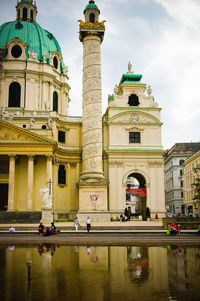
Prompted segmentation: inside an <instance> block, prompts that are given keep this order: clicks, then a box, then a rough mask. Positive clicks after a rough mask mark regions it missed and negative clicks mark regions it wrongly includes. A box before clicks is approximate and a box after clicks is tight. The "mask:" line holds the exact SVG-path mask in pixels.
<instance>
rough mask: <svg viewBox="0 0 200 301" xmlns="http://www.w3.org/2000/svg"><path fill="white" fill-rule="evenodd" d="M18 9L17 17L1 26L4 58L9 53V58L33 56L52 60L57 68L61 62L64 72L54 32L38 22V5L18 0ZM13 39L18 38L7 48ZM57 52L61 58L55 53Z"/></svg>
mask: <svg viewBox="0 0 200 301" xmlns="http://www.w3.org/2000/svg"><path fill="white" fill-rule="evenodd" d="M16 9H17V19H16V20H15V21H11V22H6V23H4V24H2V25H1V26H0V48H1V49H3V50H5V51H4V59H6V57H7V54H9V57H7V58H9V59H10V58H13V59H29V58H30V57H31V58H32V59H34V60H35V61H36V60H38V61H39V62H44V63H47V64H48V63H50V62H51V61H52V62H53V65H54V67H55V69H59V63H60V71H61V73H63V66H64V64H63V58H62V52H61V48H60V46H59V44H58V41H57V40H56V38H55V37H54V36H53V34H52V33H50V32H49V31H47V30H45V29H43V28H42V27H41V26H40V25H39V24H38V23H37V22H36V14H37V8H36V5H35V4H33V1H32V0H22V1H21V2H18V4H17V6H16ZM13 39H15V40H16V43H14V44H12V47H11V49H7V48H9V47H7V46H8V45H9V43H10V41H12V40H13ZM19 41H22V42H23V43H24V45H22V42H21V45H19V43H18V42H19ZM24 47H25V51H24V56H23V50H24V49H23V48H24ZM9 50H10V52H9ZM7 52H8V53H7ZM56 52H57V56H58V57H59V58H57V56H56V55H53V54H54V53H56Z"/></svg>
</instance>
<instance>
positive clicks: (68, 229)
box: [0, 221, 200, 246]
mask: <svg viewBox="0 0 200 301" xmlns="http://www.w3.org/2000/svg"><path fill="white" fill-rule="evenodd" d="M55 225H56V227H57V229H60V230H61V232H60V234H58V235H53V236H49V237H44V236H42V235H39V234H38V233H37V226H38V224H12V226H14V227H15V229H16V232H15V233H9V232H8V228H9V226H10V225H8V224H0V244H1V245H2V244H26V245H27V244H29V245H30V244H40V243H50V244H52V243H57V244H62V245H140V244H147V245H162V244H164V245H166V244H178V245H179V244H184V245H199V246H200V236H199V235H197V230H182V231H181V234H180V235H175V236H171V235H170V236H169V235H166V230H165V229H163V226H162V222H161V221H145V222H144V221H130V222H103V223H102V222H93V223H92V228H91V231H90V232H89V233H87V232H86V226H85V223H84V222H80V225H81V227H80V228H79V231H78V232H76V231H75V229H74V225H73V222H66V223H55Z"/></svg>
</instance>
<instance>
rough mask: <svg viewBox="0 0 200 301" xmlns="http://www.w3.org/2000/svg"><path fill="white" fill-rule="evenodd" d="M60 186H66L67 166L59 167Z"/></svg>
mask: <svg viewBox="0 0 200 301" xmlns="http://www.w3.org/2000/svg"><path fill="white" fill-rule="evenodd" d="M58 184H64V185H65V184H66V170H65V165H59V169H58Z"/></svg>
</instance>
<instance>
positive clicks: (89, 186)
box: [77, 181, 110, 221]
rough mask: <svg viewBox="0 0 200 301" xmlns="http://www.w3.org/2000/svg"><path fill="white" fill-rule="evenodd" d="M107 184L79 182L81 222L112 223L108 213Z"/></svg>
mask: <svg viewBox="0 0 200 301" xmlns="http://www.w3.org/2000/svg"><path fill="white" fill-rule="evenodd" d="M107 186H108V185H107V182H105V181H101V182H98V183H97V182H96V183H88V182H82V183H80V182H79V211H78V213H77V216H78V218H79V221H86V219H87V217H88V216H89V217H90V218H91V221H110V213H109V211H108V198H107V195H108V192H107Z"/></svg>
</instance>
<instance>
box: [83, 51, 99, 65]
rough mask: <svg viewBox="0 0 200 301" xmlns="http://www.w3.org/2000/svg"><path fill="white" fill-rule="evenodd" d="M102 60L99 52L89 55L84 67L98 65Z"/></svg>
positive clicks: (85, 59)
mask: <svg viewBox="0 0 200 301" xmlns="http://www.w3.org/2000/svg"><path fill="white" fill-rule="evenodd" d="M100 60H101V57H100V53H99V54H98V53H97V52H95V53H93V54H90V55H87V56H86V57H85V58H84V67H85V66H89V65H94V64H98V63H99V64H100Z"/></svg>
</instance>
